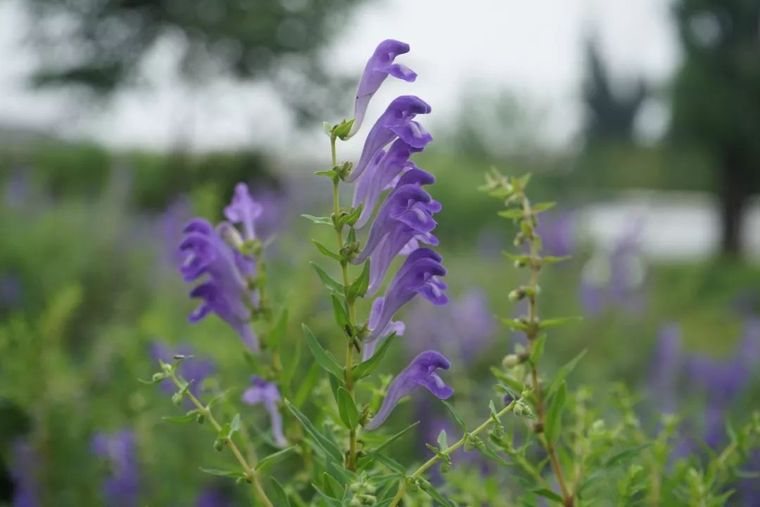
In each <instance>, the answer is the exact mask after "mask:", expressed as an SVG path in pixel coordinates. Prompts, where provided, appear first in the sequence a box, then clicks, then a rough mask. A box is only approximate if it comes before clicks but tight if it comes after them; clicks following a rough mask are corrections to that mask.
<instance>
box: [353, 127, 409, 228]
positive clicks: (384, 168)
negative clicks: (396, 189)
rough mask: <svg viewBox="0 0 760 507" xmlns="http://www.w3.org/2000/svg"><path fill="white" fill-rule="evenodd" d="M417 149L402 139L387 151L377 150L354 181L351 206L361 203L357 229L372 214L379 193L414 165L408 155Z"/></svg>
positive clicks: (391, 185) (394, 183) (362, 225)
mask: <svg viewBox="0 0 760 507" xmlns="http://www.w3.org/2000/svg"><path fill="white" fill-rule="evenodd" d="M418 151H421V148H413V147H412V146H410V145H408V144H407V143H406V142H405V141H404V140H403V139H396V140H395V141H393V144H391V146H390V148H388V151H387V152H386V151H384V150H380V151H378V153H377V154H376V155H375V159H374V160H373V161H372V163H371V164H370V166H369V167H368V168H367V170H366V171H365V173H364V175H363V177H361V178H359V181H358V182H357V183H356V190H355V192H354V201H353V206H354V207H357V206H359V205H360V204H361V205H362V213H361V216H360V217H359V220H357V222H356V225H355V227H356V228H357V229H361V228H362V227H364V225H365V224H366V223H367V221H368V220H369V219H370V217H371V216H372V212H373V211H374V210H375V205H376V204H377V200H378V199H379V198H380V194H381V193H382V192H383V191H384V190H386V189H388V188H391V187H393V186H396V183H397V178H398V176H399V174H401V173H402V172H404V171H407V170H409V169H412V168H414V167H416V166H415V165H414V163H413V162H412V161H410V160H409V157H410V156H411V155H412V154H413V153H415V152H418Z"/></svg>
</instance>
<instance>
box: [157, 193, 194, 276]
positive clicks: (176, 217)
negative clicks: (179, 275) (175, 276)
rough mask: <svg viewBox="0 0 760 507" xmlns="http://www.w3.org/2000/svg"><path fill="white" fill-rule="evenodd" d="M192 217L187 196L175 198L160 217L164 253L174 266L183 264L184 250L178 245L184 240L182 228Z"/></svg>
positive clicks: (167, 260)
mask: <svg viewBox="0 0 760 507" xmlns="http://www.w3.org/2000/svg"><path fill="white" fill-rule="evenodd" d="M191 218H192V206H191V205H190V200H189V199H188V198H187V196H181V197H179V198H177V199H175V200H174V201H173V202H172V203H171V204H169V206H167V207H166V209H165V210H164V212H163V213H161V215H160V216H159V217H158V222H157V229H158V231H157V236H158V237H159V238H160V239H161V241H162V244H163V250H162V254H163V257H164V258H165V259H166V262H167V264H168V265H169V266H172V268H178V267H180V266H181V265H182V261H183V255H182V252H180V251H178V250H177V245H178V244H179V243H180V242H181V241H182V229H183V228H184V226H185V224H187V223H188V222H189V221H190V219H191Z"/></svg>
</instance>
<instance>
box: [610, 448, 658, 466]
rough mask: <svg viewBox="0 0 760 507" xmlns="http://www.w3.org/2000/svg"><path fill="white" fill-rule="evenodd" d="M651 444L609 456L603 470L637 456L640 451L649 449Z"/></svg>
mask: <svg viewBox="0 0 760 507" xmlns="http://www.w3.org/2000/svg"><path fill="white" fill-rule="evenodd" d="M651 445H652V444H651V443H647V444H641V445H637V446H634V447H631V448H628V449H625V450H623V451H620V452H619V453H617V454H615V455H613V456H611V457H610V458H609V459H608V460H607V461H606V462H605V463H604V468H610V467H613V466H615V465H618V464H622V463H623V462H625V461H627V460H629V459H631V458H633V457H634V456H636V455H637V454H639V453H640V452H641V451H643V450H644V449H646V448H647V447H650V446H651Z"/></svg>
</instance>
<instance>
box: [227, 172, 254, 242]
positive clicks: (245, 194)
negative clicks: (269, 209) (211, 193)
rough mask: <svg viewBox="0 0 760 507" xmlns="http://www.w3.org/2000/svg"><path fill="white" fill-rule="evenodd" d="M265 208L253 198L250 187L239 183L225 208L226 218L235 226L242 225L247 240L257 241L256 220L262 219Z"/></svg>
mask: <svg viewBox="0 0 760 507" xmlns="http://www.w3.org/2000/svg"><path fill="white" fill-rule="evenodd" d="M263 211H264V208H263V207H262V206H261V204H259V203H257V202H256V201H254V200H253V197H251V192H250V191H249V190H248V185H246V184H245V183H238V184H237V185H236V186H235V194H234V195H233V196H232V201H231V202H230V204H229V205H228V206H227V207H226V208H224V216H225V217H227V220H229V221H230V222H232V223H233V224H241V225H242V226H243V231H244V232H245V239H248V240H250V239H256V227H255V222H256V220H257V219H258V218H259V217H261V214H262V213H263Z"/></svg>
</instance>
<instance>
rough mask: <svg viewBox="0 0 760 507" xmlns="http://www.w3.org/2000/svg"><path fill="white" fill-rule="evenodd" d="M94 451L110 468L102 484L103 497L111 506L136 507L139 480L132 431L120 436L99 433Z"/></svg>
mask: <svg viewBox="0 0 760 507" xmlns="http://www.w3.org/2000/svg"><path fill="white" fill-rule="evenodd" d="M92 451H93V453H95V455H96V456H99V457H101V458H103V459H104V460H105V461H106V462H107V463H108V466H109V474H108V477H107V478H106V480H105V481H104V482H103V497H104V500H105V505H107V506H109V507H133V506H137V505H138V502H139V495H140V477H139V475H140V474H139V469H138V463H137V456H136V443H135V436H134V433H132V431H131V430H122V431H119V432H117V433H112V434H106V433H98V434H97V435H95V437H93V439H92Z"/></svg>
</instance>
